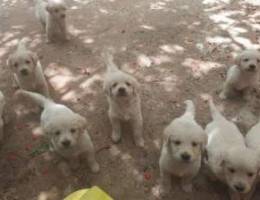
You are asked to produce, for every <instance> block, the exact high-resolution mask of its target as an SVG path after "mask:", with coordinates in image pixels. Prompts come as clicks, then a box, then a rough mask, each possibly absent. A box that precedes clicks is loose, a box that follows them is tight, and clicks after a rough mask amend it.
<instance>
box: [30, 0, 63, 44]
mask: <svg viewBox="0 0 260 200" xmlns="http://www.w3.org/2000/svg"><path fill="white" fill-rule="evenodd" d="M66 9H67V8H66V5H65V2H64V1H63V0H48V1H47V2H46V1H44V0H35V13H36V17H37V19H38V20H39V21H40V23H41V25H42V27H43V29H44V30H45V32H46V34H47V42H55V41H57V40H60V41H66V40H68V37H67V26H66Z"/></svg>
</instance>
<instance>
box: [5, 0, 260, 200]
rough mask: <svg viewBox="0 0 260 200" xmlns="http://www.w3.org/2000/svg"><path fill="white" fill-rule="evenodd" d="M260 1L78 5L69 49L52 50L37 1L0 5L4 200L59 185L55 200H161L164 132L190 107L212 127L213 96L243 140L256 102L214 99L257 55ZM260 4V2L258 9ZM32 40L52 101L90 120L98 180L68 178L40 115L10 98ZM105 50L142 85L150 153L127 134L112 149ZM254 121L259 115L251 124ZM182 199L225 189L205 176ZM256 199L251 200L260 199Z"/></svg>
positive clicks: (24, 199) (90, 0) (102, 0)
mask: <svg viewBox="0 0 260 200" xmlns="http://www.w3.org/2000/svg"><path fill="white" fill-rule="evenodd" d="M256 3H257V0H255V1H254V0H251V1H250V0H248V1H245V0H240V1H239V0H237V1H236V0H233V1H229V0H215V1H212V0H203V1H202V0H185V1H183V0H121V1H120V0H72V1H70V2H69V3H68V5H69V8H70V9H69V11H68V24H69V31H70V37H71V40H70V42H68V43H66V44H46V43H44V37H43V33H42V32H41V27H40V24H39V23H38V22H37V21H36V19H35V17H34V12H33V1H32V0H28V1H25V0H19V1H18V0H0V5H1V6H0V66H1V70H0V73H1V76H0V88H1V90H2V91H3V92H4V94H5V96H6V98H7V100H8V105H7V109H8V113H9V116H10V123H9V124H8V125H7V126H6V129H5V139H4V142H3V143H2V144H1V149H0V180H1V181H0V199H1V200H17V199H19V200H28V199H32V200H38V196H39V195H40V194H41V193H42V192H43V191H49V190H51V189H52V188H53V187H54V186H55V187H57V188H58V190H59V191H64V190H68V189H70V188H69V186H70V187H71V188H74V189H79V188H85V187H90V186H92V185H98V186H100V187H101V188H103V189H104V190H105V191H107V192H108V193H109V194H110V195H111V196H112V197H114V199H116V200H133V199H135V200H144V199H147V200H148V199H149V200H150V199H157V197H156V196H157V193H156V191H157V188H158V180H159V172H158V158H159V149H160V145H159V144H160V138H161V135H162V131H163V129H164V127H165V126H166V125H167V124H168V123H169V122H170V121H171V120H172V119H173V118H174V117H176V116H179V115H180V114H181V113H182V112H183V109H184V105H183V101H184V100H186V99H192V100H193V101H194V102H195V103H196V107H197V120H198V122H199V123H201V124H202V125H203V126H205V125H206V123H207V122H209V121H210V117H209V112H208V108H207V105H206V104H205V102H204V100H203V99H204V96H205V95H207V94H210V95H213V96H214V97H215V101H216V102H217V104H218V105H219V107H220V108H221V109H222V110H223V111H224V113H225V115H226V116H227V118H229V119H234V118H236V117H237V115H239V113H242V114H240V117H239V118H238V120H241V119H242V121H243V122H244V123H243V124H241V123H240V125H241V126H240V127H241V130H242V131H243V132H245V131H246V130H247V129H248V128H249V127H250V125H252V123H253V122H254V120H255V117H256V116H257V115H258V114H259V110H260V109H259V105H260V104H259V99H258V97H259V95H255V98H252V99H251V101H250V102H248V103H245V102H242V101H240V100H232V101H226V102H222V101H220V100H219V98H218V97H217V95H216V91H217V88H219V87H220V85H221V83H222V82H223V80H224V77H225V72H226V69H227V66H229V65H230V64H232V62H233V61H232V56H233V55H235V53H236V52H237V51H239V50H241V49H243V48H248V47H252V46H260V37H259V35H260V13H259V10H260V7H259V5H258V6H257V5H256ZM259 4H260V3H259ZM24 36H28V37H30V38H31V40H32V42H31V44H30V46H31V48H32V49H33V50H35V51H36V52H37V53H38V55H39V56H40V57H41V62H42V65H43V66H44V71H45V74H46V76H47V78H48V82H49V84H50V87H51V92H52V96H53V97H54V99H55V100H56V101H58V102H63V103H65V104H66V105H68V106H70V107H71V108H73V109H74V110H75V111H77V112H79V113H80V114H82V115H83V116H85V117H86V118H87V119H88V129H89V132H90V135H91V137H92V139H93V142H94V144H95V146H96V150H97V159H98V161H99V163H100V164H101V172H100V173H99V174H91V173H90V171H89V169H88V167H87V166H86V165H82V166H80V169H77V170H75V171H74V172H73V177H71V179H70V180H67V179H64V177H63V176H62V175H61V173H60V172H59V170H58V169H57V167H56V166H55V165H54V164H53V163H51V162H49V161H48V157H47V156H48V155H47V153H46V141H45V140H44V138H43V137H41V135H40V134H41V131H40V130H39V112H38V111H37V108H35V107H33V106H31V105H30V104H26V105H24V102H23V101H22V100H16V99H14V98H13V93H14V89H13V88H12V87H11V77H12V76H11V73H10V70H9V69H8V67H7V66H6V59H7V58H8V55H9V54H10V52H11V51H12V50H13V49H14V48H15V46H16V44H17V41H18V40H19V39H20V38H22V37H24ZM105 46H113V47H115V48H116V49H117V53H116V55H115V57H116V62H117V63H118V64H119V65H121V66H122V68H123V69H124V70H125V71H128V72H129V73H131V74H133V75H134V76H136V77H137V79H138V80H139V81H140V83H141V85H142V101H143V102H142V105H143V107H142V109H143V116H144V137H145V141H146V146H147V148H146V150H142V149H139V148H136V147H135V146H134V144H133V139H132V136H131V129H129V127H128V126H127V125H126V126H125V127H124V128H125V129H124V136H123V140H122V142H121V143H120V144H118V145H113V144H112V142H111V140H110V132H111V126H110V124H109V120H108V117H107V108H108V105H107V102H106V99H105V96H104V93H103V91H102V79H103V74H104V64H103V61H102V59H101V57H100V52H101V51H102V49H103V48H104V47H105ZM252 114H253V115H252ZM173 198H174V199H176V200H188V199H193V200H209V199H210V200H225V199H228V195H227V191H226V187H224V186H223V185H221V184H219V183H212V182H210V181H209V180H207V179H206V178H205V176H204V175H203V172H202V173H201V174H200V175H199V176H198V177H197V178H196V180H195V189H194V192H193V193H192V194H185V193H183V192H182V191H181V190H180V189H179V187H178V186H176V187H175V189H174V192H173V193H172V194H171V198H168V199H173ZM259 198H260V195H258V194H256V195H255V197H254V199H255V200H256V199H259Z"/></svg>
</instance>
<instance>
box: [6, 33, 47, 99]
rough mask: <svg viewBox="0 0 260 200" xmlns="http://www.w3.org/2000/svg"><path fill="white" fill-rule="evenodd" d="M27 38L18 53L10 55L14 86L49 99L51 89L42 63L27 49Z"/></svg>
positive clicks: (18, 48) (20, 45) (21, 43)
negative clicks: (35, 92)
mask: <svg viewBox="0 0 260 200" xmlns="http://www.w3.org/2000/svg"><path fill="white" fill-rule="evenodd" d="M27 42H28V39H27V38H24V39H22V40H21V41H20V42H19V44H18V47H17V49H16V51H15V52H14V53H13V54H11V55H10V57H9V59H8V61H7V64H8V66H9V67H10V68H11V70H12V72H13V75H14V86H15V87H16V88H17V87H18V88H23V89H26V90H29V91H37V92H39V93H41V94H43V95H44V96H46V97H49V89H48V85H47V82H46V79H45V77H44V74H43V71H42V66H41V63H40V61H39V59H38V57H37V55H36V54H35V53H33V52H32V51H30V50H28V49H27V48H26V43H27Z"/></svg>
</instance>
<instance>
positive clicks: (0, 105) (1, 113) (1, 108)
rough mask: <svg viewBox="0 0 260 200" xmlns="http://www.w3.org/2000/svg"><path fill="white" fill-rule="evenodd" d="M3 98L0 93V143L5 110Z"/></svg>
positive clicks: (2, 134) (2, 135)
mask: <svg viewBox="0 0 260 200" xmlns="http://www.w3.org/2000/svg"><path fill="white" fill-rule="evenodd" d="M5 103H6V102H5V97H4V95H3V93H2V92H1V91H0V142H1V141H2V140H3V137H4V124H5V121H4V109H5Z"/></svg>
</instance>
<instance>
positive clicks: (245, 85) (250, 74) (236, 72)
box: [219, 50, 260, 99]
mask: <svg viewBox="0 0 260 200" xmlns="http://www.w3.org/2000/svg"><path fill="white" fill-rule="evenodd" d="M235 63H236V65H234V66H232V67H231V68H230V69H229V70H228V72H227V78H226V81H225V83H224V86H223V90H222V91H221V93H220V95H219V96H220V98H221V99H226V98H229V97H232V96H234V95H235V94H236V92H239V91H240V92H243V93H244V97H245V99H248V98H249V94H250V90H251V89H252V88H254V87H256V85H257V82H258V79H259V74H258V73H259V69H260V52H259V51H257V50H245V51H243V52H241V53H240V54H239V55H238V56H237V57H236V59H235Z"/></svg>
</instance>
